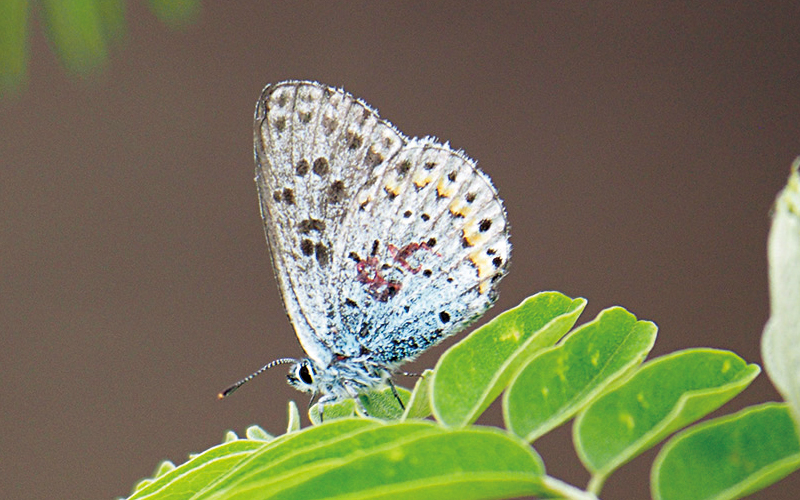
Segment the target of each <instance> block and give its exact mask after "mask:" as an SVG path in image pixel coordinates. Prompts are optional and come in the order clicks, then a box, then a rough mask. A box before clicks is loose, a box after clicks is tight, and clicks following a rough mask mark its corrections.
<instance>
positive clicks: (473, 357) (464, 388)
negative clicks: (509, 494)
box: [431, 292, 586, 427]
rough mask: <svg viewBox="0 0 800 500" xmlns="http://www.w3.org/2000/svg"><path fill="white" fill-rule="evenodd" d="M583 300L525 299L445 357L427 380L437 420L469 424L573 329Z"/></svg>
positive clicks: (559, 297)
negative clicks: (528, 362)
mask: <svg viewBox="0 0 800 500" xmlns="http://www.w3.org/2000/svg"><path fill="white" fill-rule="evenodd" d="M585 306H586V300H585V299H571V298H569V297H567V296H565V295H562V294H560V293H558V292H542V293H539V294H536V295H534V296H533V297H530V298H528V299H526V300H525V301H524V302H522V304H520V305H519V306H517V307H515V308H513V309H510V310H508V311H506V312H504V313H502V314H500V315H499V316H497V317H496V318H494V319H493V320H492V321H490V322H489V323H487V324H485V325H483V326H482V327H481V328H478V329H477V330H475V331H474V332H472V333H471V334H470V335H469V336H468V337H467V338H465V339H464V340H462V341H461V342H459V343H458V344H456V345H454V346H453V347H451V348H450V349H448V350H447V352H445V353H444V354H443V355H442V357H441V358H439V362H438V363H437V364H436V368H435V370H434V375H433V379H432V380H431V408H432V410H433V414H434V416H435V417H436V419H437V420H438V421H440V422H443V423H445V424H447V425H450V426H454V427H458V426H464V425H467V424H470V423H472V422H474V421H475V419H477V418H478V416H479V415H480V414H481V413H482V412H483V411H484V410H485V409H486V408H487V407H488V406H489V405H490V404H491V403H492V401H494V400H495V398H497V396H498V395H499V394H500V393H501V392H502V391H503V389H504V388H505V387H506V385H507V383H508V381H509V380H510V378H511V376H512V375H513V374H514V372H516V370H517V369H518V368H519V367H520V366H521V364H522V363H523V362H524V361H525V360H527V359H528V358H529V357H530V356H531V355H532V353H534V352H536V351H538V350H539V349H542V348H544V347H549V346H551V345H553V344H554V343H555V342H557V341H558V339H560V338H561V337H562V336H563V335H564V334H565V333H566V332H568V331H569V329H570V328H572V325H574V324H575V321H577V319H578V316H579V315H580V313H581V311H583V308H584V307H585Z"/></svg>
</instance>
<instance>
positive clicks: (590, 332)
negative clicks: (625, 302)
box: [503, 307, 658, 442]
mask: <svg viewBox="0 0 800 500" xmlns="http://www.w3.org/2000/svg"><path fill="white" fill-rule="evenodd" d="M657 330H658V328H657V327H656V325H655V324H653V323H652V322H650V321H637V320H636V316H634V315H633V314H631V313H629V312H628V311H626V310H625V309H623V308H621V307H613V308H610V309H606V310H604V311H602V312H601V313H600V314H599V315H598V316H597V318H596V319H594V320H593V321H590V322H589V323H586V324H584V325H581V326H580V327H578V328H576V329H575V330H573V331H572V332H571V333H570V334H569V335H568V336H567V337H566V338H565V339H564V340H563V341H562V342H561V343H560V344H559V345H558V346H556V347H553V348H550V349H547V350H546V351H544V352H542V353H540V354H538V355H536V356H535V357H534V358H533V359H532V360H531V361H530V362H529V363H528V364H527V365H526V366H525V368H524V369H523V370H522V371H521V372H520V373H519V374H518V375H516V376H515V377H514V381H513V382H512V383H511V386H510V387H509V388H508V390H507V391H506V393H505V395H504V397H503V416H504V419H505V423H506V428H507V429H508V430H510V431H511V432H513V433H514V434H516V435H518V436H520V437H523V438H524V439H525V440H527V441H530V442H533V441H534V440H536V439H537V438H538V437H540V436H541V435H543V434H545V433H546V432H548V431H550V430H551V429H553V428H555V427H557V426H559V425H561V424H562V423H564V422H565V421H566V420H568V419H569V418H572V416H573V415H574V414H575V413H577V411H578V410H580V409H581V408H582V407H584V406H585V405H586V404H587V403H588V402H589V401H591V400H592V399H594V398H595V397H597V395H599V394H600V392H601V391H603V390H604V389H605V388H606V387H608V385H609V384H610V383H611V382H613V381H614V380H616V379H617V378H618V377H620V376H622V375H623V374H625V373H626V372H628V371H629V370H630V369H631V368H633V367H636V366H638V365H639V363H641V362H642V361H643V360H644V359H645V358H646V357H647V354H648V353H649V352H650V349H652V347H653V344H654V343H655V340H656V332H657Z"/></svg>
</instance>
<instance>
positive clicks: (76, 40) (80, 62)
mask: <svg viewBox="0 0 800 500" xmlns="http://www.w3.org/2000/svg"><path fill="white" fill-rule="evenodd" d="M109 1H111V0H109ZM114 3H115V4H120V5H118V6H117V7H113V6H111V5H109V4H107V3H106V2H100V1H98V0H42V1H41V2H40V4H41V7H42V9H41V10H42V14H43V17H44V21H45V24H46V26H47V34H48V38H49V39H50V41H51V42H52V44H53V46H54V47H55V49H56V51H57V52H58V55H59V57H60V58H61V61H62V62H63V63H64V65H65V66H66V67H67V69H69V70H70V71H72V72H74V73H78V74H86V73H88V72H89V71H91V70H94V69H97V68H99V67H101V66H102V65H103V64H104V63H105V62H106V59H107V57H108V43H109V42H110V41H112V40H114V39H116V38H117V37H118V34H117V33H116V32H115V31H114V30H117V29H120V27H121V26H124V23H121V22H120V20H119V18H118V16H116V15H114V13H115V12H119V11H120V10H121V9H123V8H124V7H123V6H121V0H114ZM103 4H105V5H103ZM106 15H109V16H110V19H109V20H108V21H109V22H108V23H106V21H107V19H106V18H105V17H104V16H106Z"/></svg>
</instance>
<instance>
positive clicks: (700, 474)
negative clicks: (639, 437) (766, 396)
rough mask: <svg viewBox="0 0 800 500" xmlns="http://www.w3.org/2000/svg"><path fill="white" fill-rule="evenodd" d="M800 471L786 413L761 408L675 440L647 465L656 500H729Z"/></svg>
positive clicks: (799, 446) (798, 444)
mask: <svg viewBox="0 0 800 500" xmlns="http://www.w3.org/2000/svg"><path fill="white" fill-rule="evenodd" d="M798 468H800V441H798V435H797V432H796V429H795V425H794V422H793V420H792V418H791V413H790V411H789V407H788V406H787V405H784V404H777V403H767V404H764V405H760V406H753V407H750V408H746V409H744V410H742V411H740V412H739V413H736V414H734V415H728V416H725V417H720V418H716V419H713V420H709V421H708V422H703V423H701V424H698V425H696V426H694V427H692V428H690V429H687V430H685V431H683V432H681V433H680V434H678V435H676V436H675V437H673V438H672V439H670V440H669V442H667V444H665V445H664V447H663V448H662V449H661V451H660V452H659V454H658V457H656V460H655V462H654V463H653V469H652V481H651V488H652V494H653V498H654V499H656V500H685V499H687V498H691V499H698V500H701V499H702V500H712V499H713V500H729V499H735V498H741V497H743V496H746V495H748V494H750V493H753V492H755V491H757V490H760V489H762V488H764V487H766V486H769V485H770V484H772V483H775V482H777V481H778V480H780V479H782V478H783V477H785V476H787V475H788V474H790V473H791V472H793V471H795V470H797V469H798Z"/></svg>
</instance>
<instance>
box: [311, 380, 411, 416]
mask: <svg viewBox="0 0 800 500" xmlns="http://www.w3.org/2000/svg"><path fill="white" fill-rule="evenodd" d="M397 393H398V394H399V395H400V399H401V400H402V401H403V404H404V405H405V404H407V403H408V399H409V398H410V397H411V392H409V390H408V389H404V388H403V387H397ZM319 409H320V407H319V403H317V404H315V405H314V406H312V407H311V408H309V409H308V417H309V419H310V420H311V423H312V424H314V425H319V424H320V423H321V422H320V418H319ZM355 415H360V416H363V417H374V418H380V419H383V420H398V419H399V418H400V417H402V416H403V408H401V407H400V404H399V403H398V402H397V398H395V397H394V393H393V392H392V389H391V388H390V387H382V388H380V389H378V390H375V391H370V392H365V393H363V394H360V395H359V396H358V402H356V401H355V400H353V399H345V400H342V401H339V402H337V403H333V404H330V403H328V404H326V405H325V409H324V411H323V420H324V421H325V422H327V421H329V420H333V419H335V418H345V417H352V416H355Z"/></svg>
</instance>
